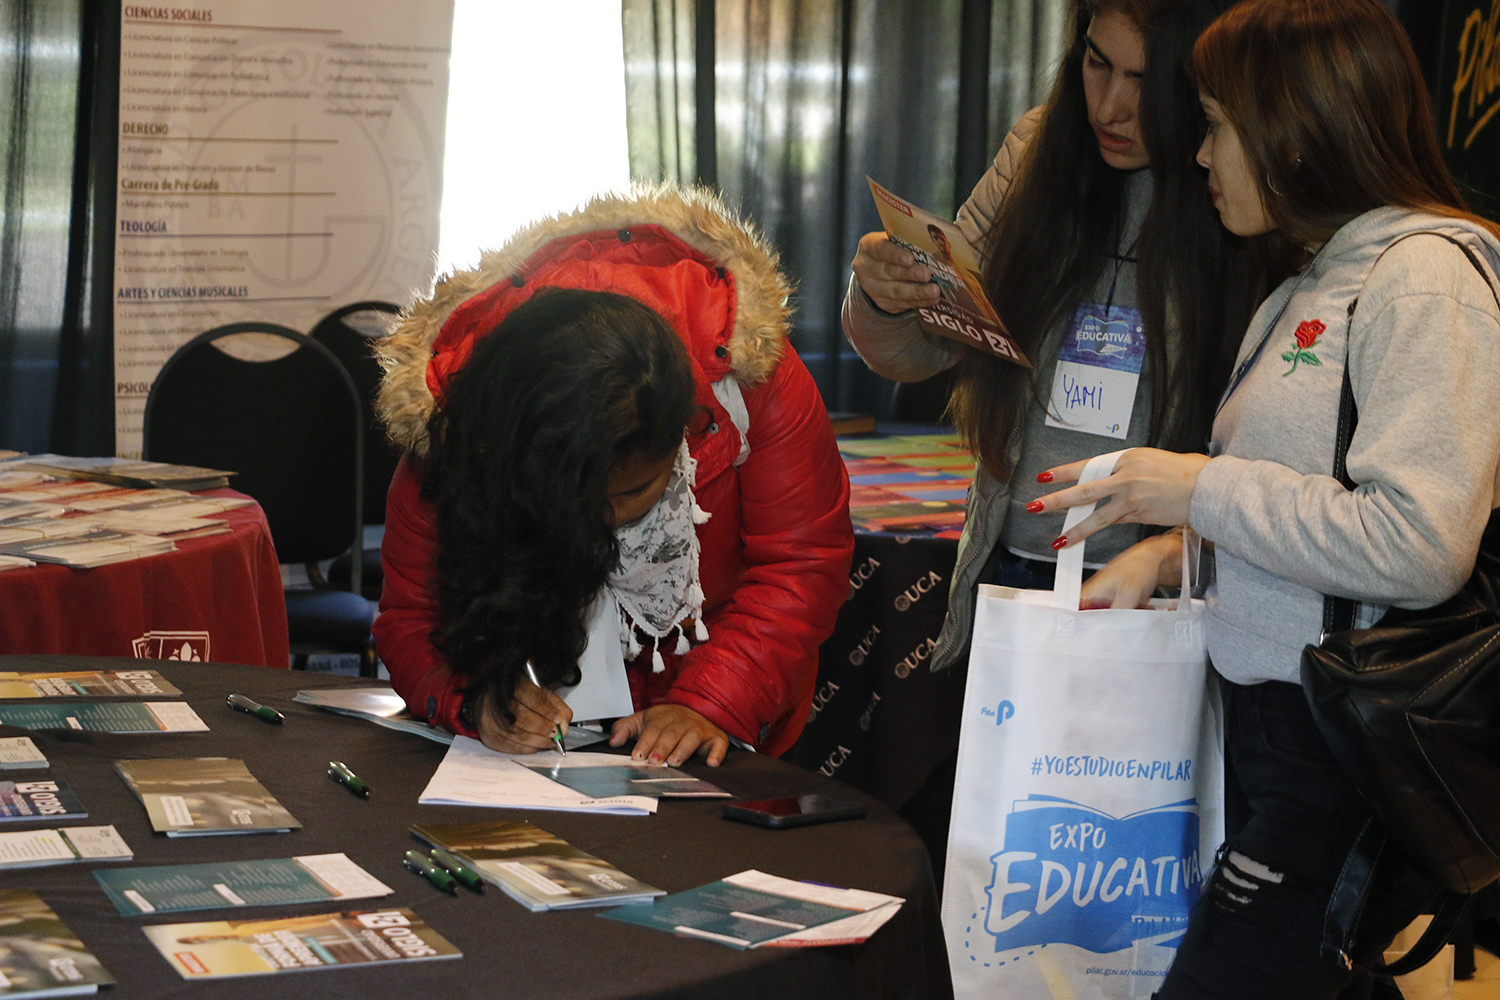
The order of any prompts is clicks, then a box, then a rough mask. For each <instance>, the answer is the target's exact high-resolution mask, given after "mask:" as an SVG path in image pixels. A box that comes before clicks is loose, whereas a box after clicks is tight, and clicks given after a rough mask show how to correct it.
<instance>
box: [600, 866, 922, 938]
mask: <svg viewBox="0 0 1500 1000" xmlns="http://www.w3.org/2000/svg"><path fill="white" fill-rule="evenodd" d="M904 902H906V900H904V899H902V898H901V897H899V896H887V895H884V894H882V893H878V892H865V891H863V890H860V889H838V888H835V887H833V886H827V885H818V884H816V883H813V882H795V881H793V880H791V879H785V878H778V877H776V876H775V875H767V874H765V873H764V872H758V871H755V870H754V869H751V870H750V871H744V872H740V873H739V874H738V875H731V876H729V877H728V878H726V879H724V880H722V881H719V882H713V883H710V884H709V885H705V886H700V887H698V888H697V889H689V890H688V891H687V892H678V893H673V894H672V895H670V896H663V897H662V898H661V899H658V900H657V901H656V902H654V903H652V904H651V905H650V906H645V905H641V906H622V907H620V908H619V909H617V910H610V911H609V912H608V913H601V914H600V916H602V917H608V918H610V919H611V920H623V921H625V922H626V923H630V924H640V925H641V926H642V927H652V928H655V929H657V930H662V931H670V932H672V933H674V934H683V935H686V936H688V937H700V938H703V939H705V940H708V941H717V942H719V943H720V944H727V945H729V946H730V947H732V948H764V947H766V946H773V947H781V948H805V947H813V946H818V945H831V944H858V943H859V942H861V941H864V940H865V939H867V938H868V937H869V936H870V935H871V934H874V933H875V932H876V931H877V930H879V929H880V928H881V926H882V925H884V924H885V922H886V921H887V920H889V919H891V917H893V916H895V915H896V911H897V910H899V909H901V904H902V903H904Z"/></svg>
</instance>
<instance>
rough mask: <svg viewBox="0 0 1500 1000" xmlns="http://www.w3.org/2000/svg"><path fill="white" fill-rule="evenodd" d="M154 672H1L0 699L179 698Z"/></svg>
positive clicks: (171, 687)
mask: <svg viewBox="0 0 1500 1000" xmlns="http://www.w3.org/2000/svg"><path fill="white" fill-rule="evenodd" d="M181 695H182V692H181V691H179V690H178V689H177V688H175V687H173V686H172V685H171V684H170V683H168V681H167V679H166V678H165V677H163V676H162V675H161V674H160V673H159V672H158V671H155V670H58V671H42V670H35V671H33V670H26V671H21V670H0V699H6V700H9V699H22V698H141V697H148V698H149V697H162V698H177V697H180V696H181Z"/></svg>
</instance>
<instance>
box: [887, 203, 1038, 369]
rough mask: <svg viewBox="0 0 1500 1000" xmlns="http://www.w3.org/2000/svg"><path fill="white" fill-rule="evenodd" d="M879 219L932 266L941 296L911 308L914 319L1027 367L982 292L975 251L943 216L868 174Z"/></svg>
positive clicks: (926, 327)
mask: <svg viewBox="0 0 1500 1000" xmlns="http://www.w3.org/2000/svg"><path fill="white" fill-rule="evenodd" d="M865 180H866V181H869V184H870V193H871V194H872V195H874V197H875V209H876V211H878V212H879V213H880V223H881V225H883V226H884V227H885V232H886V235H887V236H889V237H890V238H891V241H892V242H894V243H896V244H898V245H899V246H901V247H903V248H904V249H906V250H908V251H910V252H911V254H912V256H913V257H915V258H916V259H917V263H919V264H924V265H926V266H927V268H928V269H929V270H930V271H931V272H932V281H933V283H934V284H935V285H937V286H938V291H939V292H940V293H941V297H940V298H939V299H938V301H937V304H936V305H934V306H932V307H931V308H928V307H925V306H924V307H922V308H919V309H918V310H917V325H918V326H920V327H921V328H922V330H924V331H925V332H927V333H932V334H936V335H937V336H939V337H947V338H948V339H949V340H956V341H958V342H959V343H961V344H966V345H968V346H969V347H973V348H975V349H977V350H980V351H984V352H985V353H986V354H993V355H994V356H995V357H997V358H1002V359H1004V360H1006V361H1010V362H1014V363H1015V364H1018V365H1021V366H1022V367H1024V368H1030V367H1031V362H1029V361H1027V360H1026V356H1025V355H1024V354H1022V353H1021V349H1020V348H1019V347H1017V346H1016V342H1015V340H1014V339H1013V338H1012V337H1011V335H1010V332H1009V331H1007V330H1006V329H1005V324H1004V323H1003V322H1001V320H1000V315H999V313H997V312H995V307H994V306H993V305H991V304H990V300H989V297H988V296H986V295H985V293H984V281H983V279H982V278H981V277H980V264H979V254H978V252H977V251H976V250H975V249H974V248H973V247H972V246H971V245H970V244H969V241H968V240H966V239H964V235H963V233H962V232H960V231H959V228H958V227H957V226H956V225H954V224H953V223H952V222H950V221H948V220H947V219H942V218H939V217H938V216H936V215H933V214H932V213H930V212H924V211H922V210H921V209H920V208H917V207H916V206H915V205H913V204H911V203H910V202H907V201H904V200H902V199H901V198H898V197H897V196H896V195H894V194H891V192H889V191H887V190H886V189H885V188H883V187H881V186H880V185H879V184H876V183H875V181H873V180H871V179H870V178H869V177H866V178H865Z"/></svg>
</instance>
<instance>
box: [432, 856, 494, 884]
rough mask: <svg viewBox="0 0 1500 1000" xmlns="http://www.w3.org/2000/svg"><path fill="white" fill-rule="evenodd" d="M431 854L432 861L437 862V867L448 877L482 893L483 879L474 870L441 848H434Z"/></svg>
mask: <svg viewBox="0 0 1500 1000" xmlns="http://www.w3.org/2000/svg"><path fill="white" fill-rule="evenodd" d="M431 853H432V860H433V861H435V862H437V864H438V866H439V867H441V868H444V869H446V870H447V872H448V874H449V875H452V876H453V877H454V878H456V879H458V880H459V881H460V882H462V883H463V884H464V885H465V886H467V887H468V888H470V889H473V890H474V891H475V892H483V891H484V879H483V878H482V877H481V876H480V874H479V873H478V872H476V871H475V870H474V869H472V868H470V867H469V866H468V865H466V864H464V863H463V862H462V861H460V860H459V859H458V858H456V857H454V856H453V855H452V854H449V853H448V852H447V851H445V850H443V849H442V848H441V847H434V848H433V849H432V851H431Z"/></svg>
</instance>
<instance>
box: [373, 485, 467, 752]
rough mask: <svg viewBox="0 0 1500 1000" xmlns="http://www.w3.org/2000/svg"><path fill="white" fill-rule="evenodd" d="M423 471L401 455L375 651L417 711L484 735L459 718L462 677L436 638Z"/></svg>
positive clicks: (384, 545)
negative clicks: (448, 659)
mask: <svg viewBox="0 0 1500 1000" xmlns="http://www.w3.org/2000/svg"><path fill="white" fill-rule="evenodd" d="M420 487H421V476H420V474H419V473H418V472H417V470H416V469H415V468H413V467H412V466H411V464H410V462H409V459H407V458H403V459H402V460H401V464H400V465H398V466H397V467H396V474H395V476H393V477H392V479H391V488H390V490H389V491H388V492H387V494H386V503H385V538H384V540H383V541H382V542H381V545H380V564H381V569H382V571H383V573H384V576H385V585H384V589H383V590H382V591H381V594H380V614H379V615H378V616H376V618H375V649H376V651H377V652H378V653H379V654H380V659H381V660H382V661H383V662H384V663H385V666H386V669H387V670H389V671H390V674H391V686H392V687H394V688H395V689H396V693H397V694H399V695H401V697H402V698H404V699H406V706H407V707H408V708H410V709H411V714H412V715H414V716H416V717H417V718H419V719H426V720H427V721H428V722H430V723H432V724H433V725H437V726H442V727H443V728H444V729H448V730H451V731H453V732H455V733H459V734H461V735H464V736H472V737H475V738H476V739H477V738H478V735H479V734H478V733H476V732H474V731H472V730H470V729H467V728H466V727H464V726H463V725H461V724H460V723H459V721H458V709H459V706H460V705H461V704H462V703H463V682H462V680H461V679H459V678H457V677H455V676H454V674H453V672H452V671H450V670H449V669H448V664H447V662H446V661H445V660H444V659H443V656H442V654H441V653H439V652H438V651H437V649H436V647H434V646H433V644H432V639H431V638H430V636H431V633H432V630H433V629H434V628H436V627H437V625H438V621H439V612H438V598H437V589H436V587H435V585H434V582H433V580H434V572H433V560H434V558H435V556H436V553H437V528H436V525H435V523H434V521H433V517H432V509H431V507H430V506H429V505H428V504H427V502H426V501H425V500H423V499H422V498H421V496H420V494H419V490H420Z"/></svg>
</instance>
